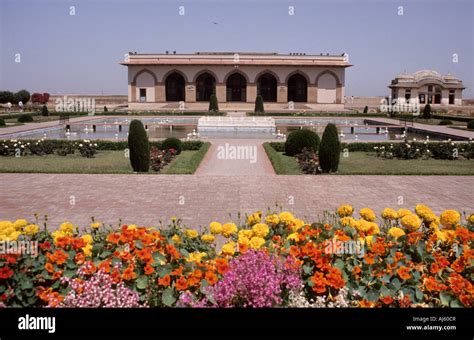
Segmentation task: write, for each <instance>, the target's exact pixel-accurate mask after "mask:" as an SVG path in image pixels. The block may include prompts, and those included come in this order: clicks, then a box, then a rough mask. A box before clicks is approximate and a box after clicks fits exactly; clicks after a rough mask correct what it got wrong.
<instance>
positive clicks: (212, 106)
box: [209, 94, 219, 112]
mask: <svg viewBox="0 0 474 340" xmlns="http://www.w3.org/2000/svg"><path fill="white" fill-rule="evenodd" d="M218 111H219V103H218V102H217V96H216V95H215V94H212V95H211V98H209V112H218Z"/></svg>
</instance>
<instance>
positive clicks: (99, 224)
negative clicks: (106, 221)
mask: <svg viewBox="0 0 474 340" xmlns="http://www.w3.org/2000/svg"><path fill="white" fill-rule="evenodd" d="M100 227H102V223H100V222H94V223H91V228H92V229H99V228H100Z"/></svg>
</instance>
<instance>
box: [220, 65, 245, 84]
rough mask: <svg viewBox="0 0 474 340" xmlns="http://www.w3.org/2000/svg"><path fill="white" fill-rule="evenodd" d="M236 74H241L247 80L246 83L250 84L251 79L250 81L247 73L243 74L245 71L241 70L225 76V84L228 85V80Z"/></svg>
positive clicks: (235, 70)
mask: <svg viewBox="0 0 474 340" xmlns="http://www.w3.org/2000/svg"><path fill="white" fill-rule="evenodd" d="M234 73H238V74H240V75H241V76H242V77H244V78H245V81H246V82H247V83H250V79H249V76H248V75H247V73H245V72H243V71H241V70H239V69H234V70H232V71H230V72H228V73H227V74H226V75H225V77H224V81H223V83H224V84H226V83H227V80H228V79H229V77H230V76H232V75H234Z"/></svg>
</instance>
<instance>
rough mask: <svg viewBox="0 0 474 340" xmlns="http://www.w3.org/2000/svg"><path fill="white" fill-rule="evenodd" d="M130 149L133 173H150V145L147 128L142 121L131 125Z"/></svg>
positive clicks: (134, 121) (129, 135)
mask: <svg viewBox="0 0 474 340" xmlns="http://www.w3.org/2000/svg"><path fill="white" fill-rule="evenodd" d="M128 149H129V151H130V164H131V165H132V168H133V171H136V172H148V170H149V168H150V145H149V143H148V136H147V134H146V131H145V128H144V126H143V124H142V122H141V121H140V120H137V119H134V120H132V121H131V123H130V127H129V130H128Z"/></svg>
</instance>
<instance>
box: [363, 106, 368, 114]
mask: <svg viewBox="0 0 474 340" xmlns="http://www.w3.org/2000/svg"><path fill="white" fill-rule="evenodd" d="M368 112H369V107H368V106H367V105H366V106H365V107H364V113H368Z"/></svg>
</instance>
